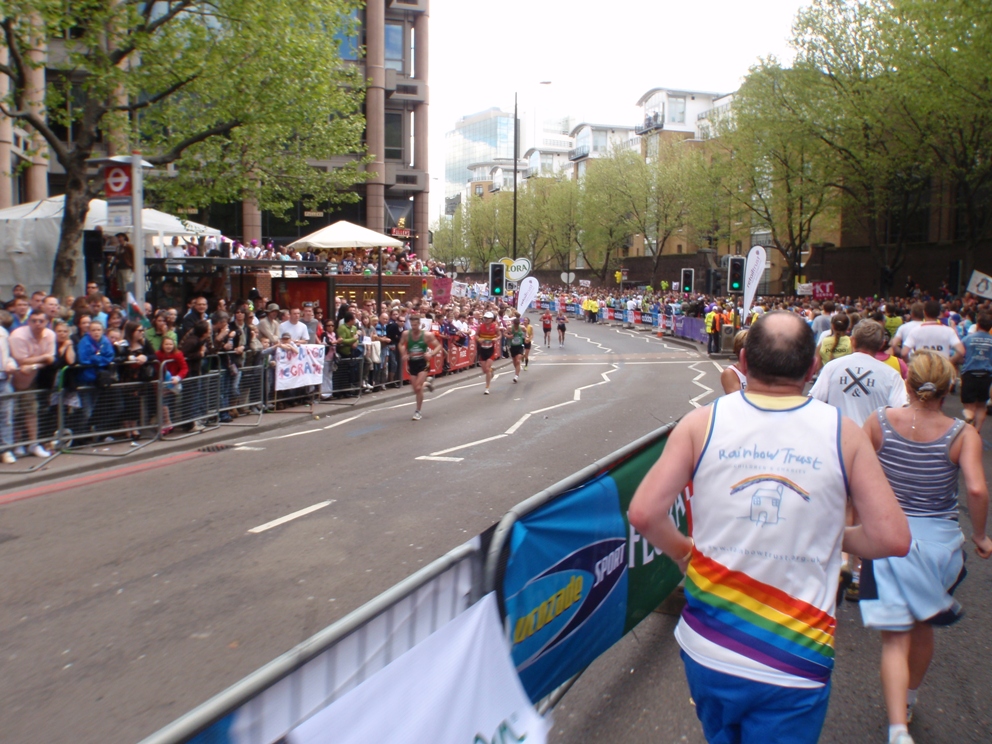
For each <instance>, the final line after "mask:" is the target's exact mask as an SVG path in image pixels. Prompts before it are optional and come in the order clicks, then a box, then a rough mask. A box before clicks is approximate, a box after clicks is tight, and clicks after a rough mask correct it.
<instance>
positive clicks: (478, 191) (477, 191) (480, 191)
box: [475, 185, 483, 196]
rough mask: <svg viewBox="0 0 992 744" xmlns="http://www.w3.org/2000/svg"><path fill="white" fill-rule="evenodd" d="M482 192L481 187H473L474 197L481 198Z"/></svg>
mask: <svg viewBox="0 0 992 744" xmlns="http://www.w3.org/2000/svg"><path fill="white" fill-rule="evenodd" d="M482 192H483V188H482V186H478V185H477V186H476V187H475V195H476V196H482Z"/></svg>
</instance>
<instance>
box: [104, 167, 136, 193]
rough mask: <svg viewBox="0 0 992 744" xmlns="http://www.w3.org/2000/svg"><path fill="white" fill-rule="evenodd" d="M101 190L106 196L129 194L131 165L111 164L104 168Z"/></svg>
mask: <svg viewBox="0 0 992 744" xmlns="http://www.w3.org/2000/svg"><path fill="white" fill-rule="evenodd" d="M103 190H104V193H105V194H106V195H107V196H108V197H115V196H131V167H130V166H129V165H111V166H108V167H107V168H106V169H104V172H103Z"/></svg>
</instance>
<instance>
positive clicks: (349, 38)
mask: <svg viewBox="0 0 992 744" xmlns="http://www.w3.org/2000/svg"><path fill="white" fill-rule="evenodd" d="M350 22H351V23H352V24H355V25H354V26H352V27H350V28H343V29H340V30H339V31H337V32H336V33H335V34H334V40H335V41H336V42H337V43H338V53H339V54H340V55H341V59H350V60H356V59H358V57H359V53H358V44H359V41H358V11H357V10H353V11H351V14H350Z"/></svg>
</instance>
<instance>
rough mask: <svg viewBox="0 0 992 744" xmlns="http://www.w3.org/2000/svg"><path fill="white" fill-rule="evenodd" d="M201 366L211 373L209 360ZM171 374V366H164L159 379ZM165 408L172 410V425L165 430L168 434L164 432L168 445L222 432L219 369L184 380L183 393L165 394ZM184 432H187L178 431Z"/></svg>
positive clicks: (165, 391) (165, 392)
mask: <svg viewBox="0 0 992 744" xmlns="http://www.w3.org/2000/svg"><path fill="white" fill-rule="evenodd" d="M201 364H202V365H203V367H201V369H202V368H204V367H205V368H207V369H210V366H211V365H210V363H209V361H208V360H203V362H201ZM167 370H168V364H163V365H162V369H161V370H160V372H159V375H160V376H161V377H164V375H165V372H166V371H167ZM162 405H163V406H164V407H166V408H168V409H169V414H168V415H169V424H168V425H167V426H165V427H163V428H164V429H166V430H167V431H163V432H162V439H164V440H166V441H174V440H177V439H185V438H186V437H189V436H192V435H194V434H198V433H200V432H201V431H208V430H213V429H216V428H218V427H219V426H220V421H219V419H218V416H219V413H220V412H219V409H220V371H219V370H217V369H216V368H215V369H213V370H212V371H209V372H205V373H204V374H200V375H188V376H187V377H185V378H184V379H183V380H182V383H181V389H174V390H168V389H167V388H166V389H165V390H163V399H162ZM163 417H164V413H163ZM180 428H182V429H185V430H184V431H177V430H178V429H180Z"/></svg>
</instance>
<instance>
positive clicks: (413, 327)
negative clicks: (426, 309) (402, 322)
mask: <svg viewBox="0 0 992 744" xmlns="http://www.w3.org/2000/svg"><path fill="white" fill-rule="evenodd" d="M399 350H400V356H401V357H402V363H403V364H404V365H405V366H406V370H407V372H408V373H409V374H410V387H412V388H413V394H414V396H415V397H416V400H417V410H416V411H414V412H413V420H414V421H420V419H421V418H422V417H421V414H420V409H421V407H423V405H424V383H425V382H427V371H428V369H427V368H428V363H429V360H430V358H431V357H432V356H434V355H435V354H437V353H438V352H440V351H441V342H440V341H438V340H437V338H435V337H434V334H433V333H429V332H427V331H425V330H423V329H422V328H421V327H420V316H419V315H417V314H416V313H414V314H412V315H411V316H410V330H409V331H403V335H402V336H400V340H399ZM427 388H428V390H431V391H432V392H433V390H434V386H433V385H432V384H428V386H427Z"/></svg>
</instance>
